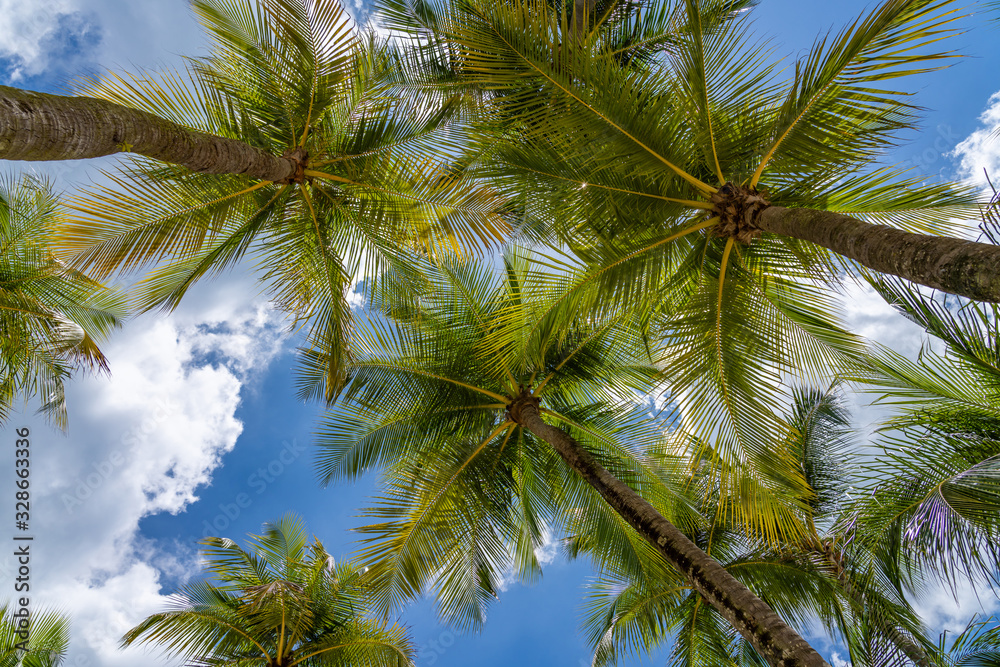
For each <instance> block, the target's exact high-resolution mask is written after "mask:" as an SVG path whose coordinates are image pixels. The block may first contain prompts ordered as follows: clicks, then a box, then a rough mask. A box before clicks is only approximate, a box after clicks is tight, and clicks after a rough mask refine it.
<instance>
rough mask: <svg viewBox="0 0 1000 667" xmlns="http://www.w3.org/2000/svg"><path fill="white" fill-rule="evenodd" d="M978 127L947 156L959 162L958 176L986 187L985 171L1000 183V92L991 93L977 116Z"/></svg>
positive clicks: (995, 182) (998, 184) (994, 182)
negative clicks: (983, 108) (983, 109)
mask: <svg viewBox="0 0 1000 667" xmlns="http://www.w3.org/2000/svg"><path fill="white" fill-rule="evenodd" d="M979 120H980V122H981V123H982V126H981V127H980V128H979V129H977V130H976V131H975V132H973V133H972V134H970V135H969V136H968V137H966V138H965V139H964V140H963V141H961V142H960V143H959V144H958V145H957V146H955V150H954V151H952V152H951V156H952V157H954V158H956V159H957V160H958V163H959V168H958V169H959V176H960V177H961V178H964V179H966V180H967V181H969V182H970V183H972V184H974V185H977V186H979V187H982V188H987V187H988V183H987V180H986V174H987V173H988V174H989V176H990V178H991V179H992V180H993V184H994V185H996V186H1000V92H996V93H994V94H993V95H992V96H991V97H990V99H989V102H987V107H986V110H985V111H983V113H982V114H981V115H980V116H979Z"/></svg>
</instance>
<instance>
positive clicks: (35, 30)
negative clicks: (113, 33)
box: [0, 0, 80, 82]
mask: <svg viewBox="0 0 1000 667" xmlns="http://www.w3.org/2000/svg"><path fill="white" fill-rule="evenodd" d="M74 15H76V16H80V12H79V7H78V3H77V1H76V0H48V1H47V2H26V1H25V0H0V16H3V21H0V56H2V57H6V58H13V59H14V60H15V61H16V63H15V65H14V68H13V70H12V71H11V73H10V75H11V79H12V81H14V82H16V81H17V80H18V79H19V78H21V77H23V76H25V75H31V74H38V73H39V72H42V71H43V70H44V69H45V68H46V67H48V65H49V58H48V55H47V54H46V52H45V51H44V50H43V45H44V44H45V43H46V41H47V39H48V38H50V37H52V36H53V34H54V33H55V32H56V31H57V30H58V28H59V25H60V21H61V20H64V19H65V18H67V17H70V16H74Z"/></svg>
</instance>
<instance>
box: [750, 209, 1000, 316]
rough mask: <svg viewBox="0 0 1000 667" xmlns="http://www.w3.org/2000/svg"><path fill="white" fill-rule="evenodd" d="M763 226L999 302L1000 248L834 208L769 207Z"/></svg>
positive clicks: (874, 266)
mask: <svg viewBox="0 0 1000 667" xmlns="http://www.w3.org/2000/svg"><path fill="white" fill-rule="evenodd" d="M756 224H757V225H758V226H759V228H760V229H762V230H764V231H767V232H772V233H774V234H778V235H781V236H790V237H792V238H797V239H802V240H804V241H811V242H813V243H815V244H817V245H821V246H823V247H824V248H829V249H830V250H832V251H833V252H835V253H837V254H839V255H843V256H844V257H849V258H850V259H853V260H855V261H856V262H858V263H859V264H862V265H864V266H866V267H868V268H869V269H872V270H873V271H877V272H879V273H888V274H891V275H894V276H899V277H900V278H905V279H906V280H909V281H912V282H915V283H919V284H921V285H926V286H928V287H933V288H934V289H938V290H942V291H945V292H950V293H952V294H958V295H960V296H965V297H968V298H970V299H976V300H979V301H992V302H1000V246H995V245H991V244H987V243H976V242H975V241H965V240H962V239H956V238H949V237H942V236H928V235H926V234H913V233H910V232H904V231H901V230H899V229H893V228H892V227H886V226H885V225H873V224H870V223H867V222H863V221H861V220H858V219H856V218H852V217H850V216H847V215H841V214H839V213H832V212H830V211H817V210H814V209H808V208H785V207H783V206H768V207H767V208H765V209H764V210H763V211H761V212H760V214H759V217H757V219H756Z"/></svg>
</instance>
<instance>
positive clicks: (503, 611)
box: [0, 0, 1000, 667]
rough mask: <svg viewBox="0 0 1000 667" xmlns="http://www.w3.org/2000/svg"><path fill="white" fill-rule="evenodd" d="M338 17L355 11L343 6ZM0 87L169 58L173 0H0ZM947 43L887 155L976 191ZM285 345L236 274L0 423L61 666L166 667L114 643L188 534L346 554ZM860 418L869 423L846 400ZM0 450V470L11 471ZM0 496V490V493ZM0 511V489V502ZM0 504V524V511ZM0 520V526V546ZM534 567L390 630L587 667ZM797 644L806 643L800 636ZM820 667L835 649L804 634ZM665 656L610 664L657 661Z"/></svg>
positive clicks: (905, 328) (573, 626)
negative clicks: (314, 540)
mask: <svg viewBox="0 0 1000 667" xmlns="http://www.w3.org/2000/svg"><path fill="white" fill-rule="evenodd" d="M355 1H356V2H357V3H358V4H357V5H351V6H350V7H349V8H348V9H350V10H351V11H352V12H354V13H356V14H357V15H360V14H361V13H363V10H364V7H363V6H361V4H360V0H355ZM870 4H871V3H865V2H860V1H857V0H850V1H847V0H845V1H843V2H839V3H817V2H802V0H763V1H762V3H761V6H760V7H759V8H757V9H756V10H754V11H755V15H756V16H757V19H756V23H755V26H756V29H757V32H758V33H760V34H761V35H769V36H773V37H775V38H776V39H775V42H774V43H775V46H776V50H777V53H778V54H781V55H786V56H790V57H794V56H795V55H796V54H798V53H800V52H802V51H803V50H804V49H806V48H807V47H808V46H809V45H810V43H811V42H812V40H813V39H814V38H815V36H816V35H818V34H819V33H820V32H822V31H825V30H827V29H829V28H831V27H840V26H842V25H843V24H844V23H845V22H847V21H849V20H850V19H852V18H853V17H855V16H857V15H858V14H859V13H861V12H862V11H863V10H864V9H865V7H866V6H869V5H870ZM0 16H3V17H4V19H3V21H2V22H0V84H5V85H13V86H18V87H25V88H31V89H35V90H42V91H47V92H60V91H64V90H66V88H67V86H66V84H67V82H68V81H69V80H71V79H72V78H73V77H76V76H80V75H83V74H98V73H100V72H101V71H102V69H103V68H110V69H121V68H127V69H139V68H155V67H162V66H171V65H176V64H177V62H178V60H179V57H178V56H179V55H181V54H183V55H197V54H198V53H199V48H200V45H201V44H202V37H201V33H200V31H199V29H198V27H197V25H196V23H195V21H194V19H193V18H192V16H191V14H190V12H189V11H188V9H187V4H186V2H185V0H145V1H144V2H141V3H137V2H129V1H127V0H49V1H48V2H46V3H39V2H36V1H35V0H0ZM965 24H966V25H967V27H969V30H968V32H966V33H965V34H964V35H962V36H961V37H960V38H958V39H957V40H956V46H957V47H958V48H959V50H960V51H961V52H962V53H965V54H967V55H968V56H970V57H968V58H966V59H965V60H963V61H962V62H960V63H959V64H958V65H956V66H955V67H953V68H952V69H951V70H949V71H948V72H946V73H937V74H932V75H928V76H926V77H924V78H923V79H922V80H921V81H920V82H919V83H920V85H922V88H920V89H919V90H918V91H917V95H916V102H917V103H918V104H921V105H923V106H925V107H927V108H928V111H927V114H926V121H925V123H924V128H923V131H922V132H920V133H919V134H918V135H916V136H914V137H912V140H913V141H912V143H910V144H908V145H906V146H903V147H901V148H900V149H899V150H898V151H897V153H896V154H894V155H893V156H892V159H893V160H894V161H896V162H901V163H906V164H908V165H909V166H912V167H914V169H915V171H916V173H918V174H921V175H924V176H926V177H928V178H935V177H946V178H951V177H960V178H968V179H971V180H973V181H974V182H976V183H977V184H980V185H984V184H985V181H984V178H983V175H982V174H983V169H984V168H985V169H987V170H988V171H989V172H990V173H992V174H997V175H998V177H1000V141H997V140H993V141H990V139H989V134H990V132H991V131H992V130H994V129H995V128H996V127H998V126H1000V92H998V91H997V87H998V86H1000V81H998V80H997V79H996V77H995V66H996V63H997V62H998V56H1000V47H998V46H997V44H998V43H1000V23H997V22H992V23H991V22H988V21H986V20H985V19H984V18H982V17H973V18H972V19H969V20H967V21H966V22H965ZM110 162H111V160H109V159H107V160H99V161H94V162H91V163H88V164H83V163H58V164H47V165H45V164H34V165H29V164H27V163H4V164H3V165H0V170H2V172H3V173H4V174H8V173H18V172H22V171H33V172H36V173H43V174H47V175H49V176H50V177H51V178H52V179H53V180H54V181H55V183H56V185H57V187H58V188H61V189H70V188H71V187H72V186H73V184H74V183H82V182H88V181H90V180H92V179H95V178H98V175H97V168H98V167H99V166H101V165H105V166H106V165H108V164H110ZM845 306H846V311H847V313H848V320H849V322H850V324H851V326H852V328H853V329H854V330H855V331H857V332H858V333H861V334H863V335H866V336H869V337H872V338H875V339H877V340H880V341H882V342H883V343H886V344H889V345H891V346H893V347H895V348H896V349H898V350H900V351H904V352H907V353H910V354H915V353H916V351H917V350H918V349H919V347H920V344H921V342H922V340H923V336H922V332H921V331H920V330H919V329H917V328H916V327H915V326H913V325H911V324H909V323H907V322H906V321H904V320H902V319H901V318H900V317H899V316H897V315H895V314H894V313H892V312H891V310H890V309H889V308H888V307H887V306H885V304H884V303H882V302H881V301H880V299H879V298H878V297H876V296H875V295H874V294H873V293H871V292H870V291H867V290H864V289H861V288H854V289H852V290H851V291H850V292H849V294H848V295H846V297H845ZM294 347H295V344H294V341H293V340H289V339H288V338H287V337H286V336H285V335H284V325H283V322H282V320H281V318H280V316H279V315H278V314H277V313H275V312H274V311H272V310H271V309H270V308H269V307H268V306H267V304H266V301H265V300H263V299H262V298H261V297H260V296H259V294H258V291H257V289H256V287H255V285H254V283H253V280H252V279H251V278H250V277H249V276H248V274H245V273H242V272H240V271H236V272H233V273H231V274H230V275H227V276H225V277H224V278H222V279H220V280H216V281H214V282H212V283H206V284H203V285H201V286H199V287H198V288H196V289H195V290H194V291H193V292H192V293H191V295H190V296H189V299H188V301H186V302H185V303H184V304H183V305H182V306H181V307H180V308H179V309H178V310H177V311H176V312H174V313H173V314H171V315H170V316H167V317H163V316H144V317H141V318H139V319H138V320H135V321H133V322H131V323H130V324H129V325H128V326H127V327H126V329H125V330H123V331H122V332H120V333H119V334H118V335H116V336H115V338H114V340H113V341H112V342H111V343H110V344H109V345H108V346H107V349H106V352H107V354H108V357H109V358H110V361H111V368H112V376H111V377H110V378H108V377H97V378H81V379H79V380H76V381H74V382H73V383H72V385H71V387H70V388H69V391H68V401H69V415H70V424H71V425H70V428H69V430H68V432H67V433H65V434H64V433H60V432H57V431H55V430H54V429H52V428H50V427H48V426H46V425H45V424H44V423H42V422H41V421H40V420H39V419H38V418H37V417H35V416H34V415H33V411H34V406H30V405H29V406H26V407H25V408H24V409H23V410H22V411H21V413H20V414H17V415H15V417H14V418H13V419H12V421H11V423H10V427H9V428H8V429H7V430H6V431H0V432H2V437H0V443H11V442H12V438H13V435H12V429H13V428H14V427H22V426H29V427H30V428H31V431H32V442H33V461H32V478H33V480H34V487H33V508H32V519H33V524H32V532H33V534H34V535H35V543H34V547H33V549H34V560H33V564H32V566H33V570H32V576H33V598H32V602H33V604H37V605H54V606H58V607H60V608H62V609H63V610H65V611H66V612H69V613H70V614H71V615H72V617H73V635H72V643H71V646H70V652H69V657H68V660H67V661H66V664H67V665H72V666H73V667H86V666H88V665H89V666H96V665H102V666H107V667H118V666H122V667H124V666H126V665H135V664H145V665H150V666H151V667H156V666H160V665H164V666H166V665H171V664H176V663H171V662H170V661H167V660H164V659H162V658H161V657H159V656H156V655H155V654H150V653H148V652H145V651H143V650H141V649H139V650H130V651H129V652H121V651H118V650H117V648H116V646H117V641H118V638H119V637H120V636H121V634H122V633H123V632H124V631H125V630H126V629H128V628H129V627H131V626H132V625H134V624H135V623H136V622H138V621H139V620H140V619H141V618H143V617H144V616H146V615H148V614H150V613H152V612H154V611H157V610H159V609H160V608H162V606H163V604H164V600H165V596H166V595H167V594H169V592H170V591H171V589H172V588H173V587H174V586H175V585H177V584H178V583H181V582H183V581H185V580H186V579H187V578H189V577H191V576H194V575H196V573H197V572H198V570H199V560H198V554H197V547H196V542H197V540H198V539H200V538H201V537H202V536H204V535H224V536H228V537H233V538H235V539H242V536H243V535H244V534H246V533H247V532H258V531H259V529H260V526H261V523H262V522H264V521H267V520H271V519H276V518H278V517H279V516H280V515H281V514H283V513H284V512H285V511H287V510H294V511H297V512H299V513H300V514H302V515H303V516H304V518H305V520H306V523H307V527H308V529H309V530H310V531H311V532H312V533H314V534H315V535H316V536H318V537H319V538H320V539H321V540H322V541H323V542H324V544H325V545H326V547H327V549H328V550H329V551H330V552H331V553H333V554H345V555H346V554H348V553H350V552H351V551H352V549H353V545H352V542H353V539H354V538H353V536H352V535H351V534H350V533H348V532H347V528H349V527H350V526H354V525H358V523H359V521H358V519H356V518H355V515H356V514H357V511H356V510H357V509H358V508H359V507H361V506H363V505H364V504H365V499H366V497H367V496H370V495H372V493H373V492H374V491H375V487H374V485H373V484H372V483H370V482H368V483H366V482H361V483H358V484H356V485H354V486H343V487H339V488H330V489H320V488H319V486H318V484H317V483H316V481H315V475H314V473H313V470H312V466H311V452H310V448H309V445H310V435H309V434H310V430H311V426H312V423H313V421H314V418H315V417H316V415H317V414H318V407H317V406H315V405H304V404H302V403H300V402H298V401H296V400H295V399H294V398H293V393H294V392H293V385H292V380H291V375H290V373H289V370H288V369H289V367H290V366H291V362H292V356H291V350H292V349H294ZM857 414H858V420H859V422H860V423H862V424H865V423H870V422H871V421H872V420H873V419H874V418H875V417H876V414H875V412H874V411H873V410H872V409H869V408H864V407H863V406H861V405H860V404H859V406H858V411H857ZM12 456H13V451H12V450H9V451H8V450H7V449H6V448H4V450H3V453H2V454H0V470H5V471H6V470H10V469H11V468H12V466H13V459H12ZM0 488H2V486H0ZM8 501H9V502H13V501H12V500H9V499H8V500H4V499H3V498H2V496H0V503H2V502H8ZM6 515H7V514H6V513H5V512H2V511H0V516H6ZM12 532H13V528H12V527H5V526H3V525H2V524H0V540H7V539H9V536H10V535H11V533H12ZM8 551H9V550H7V549H0V599H4V598H8V597H11V596H12V594H13V576H12V574H11V573H12V571H13V562H12V559H11V558H10V556H9V555H8V554H7V552H8ZM544 560H545V561H546V562H547V567H546V569H545V576H544V578H543V580H542V581H541V583H539V584H537V585H535V586H533V587H528V588H526V587H521V586H512V587H510V588H509V589H508V590H506V591H504V592H503V594H502V595H501V600H500V603H499V604H497V605H496V606H495V608H494V609H493V611H492V614H491V618H490V620H489V622H488V623H487V626H486V629H485V631H484V632H483V633H482V634H481V635H479V636H460V635H459V634H457V633H454V632H452V631H450V630H448V629H447V628H445V627H443V626H439V625H438V624H437V623H436V622H435V619H434V617H433V611H432V609H431V606H430V605H429V604H427V603H421V604H418V605H416V606H415V607H414V608H412V609H410V610H409V611H407V612H406V613H405V615H404V616H403V618H402V620H403V622H404V623H406V624H408V625H410V626H411V629H412V633H413V638H414V641H415V643H416V645H417V646H418V647H419V654H418V658H417V664H418V665H421V666H428V667H429V666H430V665H466V664H470V663H474V664H477V665H483V666H484V667H490V666H493V665H497V666H499V665H509V664H512V663H513V664H517V663H521V664H550V665H567V666H572V667H576V665H584V664H589V660H588V658H589V654H588V651H587V648H586V646H585V644H584V642H583V640H582V639H581V638H580V637H579V636H578V634H577V627H578V624H579V607H578V602H579V600H580V598H581V592H582V587H583V585H584V584H585V581H586V578H587V577H588V576H589V575H590V570H589V568H588V567H587V566H586V565H585V564H583V563H569V562H566V561H565V559H564V558H563V557H562V556H560V555H559V554H558V552H557V549H556V548H555V546H554V545H553V546H552V548H550V549H548V550H547V552H546V554H544ZM985 596H986V597H977V594H976V592H975V591H974V590H973V588H972V587H965V588H963V589H961V590H960V595H959V597H960V602H961V605H956V603H955V602H954V600H952V598H951V595H950V593H948V592H946V591H944V590H943V589H941V590H937V591H932V592H931V594H929V595H928V596H927V597H926V598H925V599H922V600H920V601H919V602H918V605H917V606H918V608H919V610H920V612H921V614H922V616H923V617H924V619H925V620H926V622H927V623H928V624H929V625H930V627H932V628H933V629H934V630H935V631H939V630H941V629H945V628H947V629H950V630H957V629H959V628H961V627H962V626H963V625H964V623H965V621H966V620H967V619H968V617H970V616H971V615H972V614H973V613H975V612H977V611H985V612H986V613H991V612H995V611H998V610H1000V603H998V601H997V600H995V599H994V598H993V597H992V596H991V595H990V594H989V593H986V594H985ZM814 639H816V638H814ZM817 647H818V648H820V650H821V651H822V652H823V653H824V654H825V655H826V656H827V657H828V659H830V660H831V662H832V664H833V665H834V667H840V665H843V664H845V663H844V662H843V660H842V659H841V657H840V655H838V654H837V653H836V647H830V646H829V645H826V644H825V642H824V641H822V640H818V639H817ZM665 656H666V654H665V652H661V653H660V654H657V655H654V656H651V657H646V658H638V657H637V658H633V659H632V660H631V661H630V665H633V666H638V665H649V664H663V661H664V659H665Z"/></svg>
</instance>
